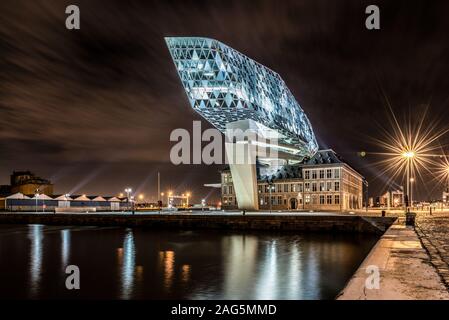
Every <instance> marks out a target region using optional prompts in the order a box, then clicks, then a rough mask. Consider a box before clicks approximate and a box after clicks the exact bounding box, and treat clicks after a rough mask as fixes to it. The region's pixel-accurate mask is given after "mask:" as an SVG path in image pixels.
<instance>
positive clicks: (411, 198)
mask: <svg viewBox="0 0 449 320" xmlns="http://www.w3.org/2000/svg"><path fill="white" fill-rule="evenodd" d="M413 182H415V178H410V205H411V207H413Z"/></svg>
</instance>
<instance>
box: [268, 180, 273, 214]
mask: <svg viewBox="0 0 449 320" xmlns="http://www.w3.org/2000/svg"><path fill="white" fill-rule="evenodd" d="M272 190H273V182H269V183H268V191H269V192H270V199H269V202H270V213H271V210H272V203H273V201H272V198H271V191H272Z"/></svg>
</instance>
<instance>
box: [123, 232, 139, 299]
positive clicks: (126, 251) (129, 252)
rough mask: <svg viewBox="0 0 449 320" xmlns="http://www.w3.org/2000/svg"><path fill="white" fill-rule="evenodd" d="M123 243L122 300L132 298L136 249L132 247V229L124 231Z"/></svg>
mask: <svg viewBox="0 0 449 320" xmlns="http://www.w3.org/2000/svg"><path fill="white" fill-rule="evenodd" d="M125 232H126V233H125V240H124V241H123V264H122V274H121V276H122V281H121V285H122V292H121V296H120V297H121V298H122V299H130V298H131V297H132V292H133V287H134V273H135V266H136V249H135V246H134V235H133V231H132V229H126V231H125Z"/></svg>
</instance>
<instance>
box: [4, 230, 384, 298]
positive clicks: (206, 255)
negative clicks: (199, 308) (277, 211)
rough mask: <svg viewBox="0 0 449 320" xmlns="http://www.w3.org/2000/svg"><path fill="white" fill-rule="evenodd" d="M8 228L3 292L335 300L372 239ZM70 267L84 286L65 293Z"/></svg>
mask: <svg viewBox="0 0 449 320" xmlns="http://www.w3.org/2000/svg"><path fill="white" fill-rule="evenodd" d="M8 228H15V229H17V228H18V227H17V226H1V225H0V255H1V256H0V282H1V283H2V287H0V298H27V297H31V298H37V299H39V298H84V299H85V298H87V299H95V298H97V299H332V298H333V297H334V296H335V295H336V294H338V292H339V291H340V290H341V289H342V288H343V286H344V285H345V283H346V282H347V280H348V279H349V277H350V276H351V275H352V274H353V272H354V271H355V270H356V268H357V267H358V265H359V264H360V263H361V261H362V260H363V258H364V257H365V256H366V254H367V253H368V252H369V250H370V248H371V247H372V245H373V244H374V243H375V241H376V238H374V237H370V236H360V235H349V234H346V235H338V236H335V235H326V234H294V233H284V234H281V233H267V232H260V233H254V232H252V233H243V232H217V231H207V230H201V231H189V232H186V231H158V230H144V229H132V228H92V227H89V228H84V227H77V228H76V232H74V230H75V228H73V227H48V226H42V225H30V226H28V228H27V229H25V228H23V229H22V230H23V232H8ZM5 231H6V232H5ZM22 261H25V264H23V263H22ZM6 262H7V263H6ZM61 264H62V266H63V268H62V269H63V270H61V268H60V266H61ZM69 264H74V265H77V266H79V268H80V272H81V290H71V291H69V290H66V289H65V286H64V281H65V278H66V276H67V275H66V274H65V272H64V271H65V267H66V266H67V265H69ZM13 266H15V267H13ZM11 274H13V275H15V278H14V279H12V278H11V277H10V276H9V275H11Z"/></svg>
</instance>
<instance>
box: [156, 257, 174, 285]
mask: <svg viewBox="0 0 449 320" xmlns="http://www.w3.org/2000/svg"><path fill="white" fill-rule="evenodd" d="M159 258H160V260H161V262H162V266H163V268H164V288H165V289H166V290H167V291H170V289H171V286H172V284H173V276H174V273H175V252H174V251H161V252H160V253H159Z"/></svg>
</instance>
